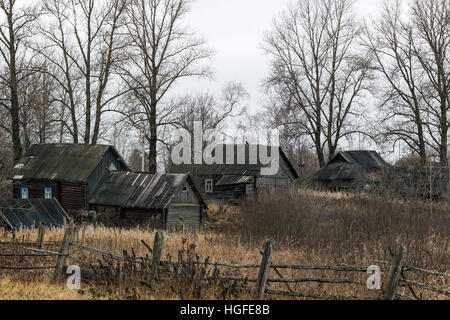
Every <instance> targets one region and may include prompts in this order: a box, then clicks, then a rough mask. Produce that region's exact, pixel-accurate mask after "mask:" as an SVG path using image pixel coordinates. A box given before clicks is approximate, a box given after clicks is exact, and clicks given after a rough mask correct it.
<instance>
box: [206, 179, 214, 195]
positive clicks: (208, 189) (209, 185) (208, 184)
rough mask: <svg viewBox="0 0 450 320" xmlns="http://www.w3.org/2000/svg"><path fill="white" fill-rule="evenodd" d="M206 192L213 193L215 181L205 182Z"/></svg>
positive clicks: (208, 180)
mask: <svg viewBox="0 0 450 320" xmlns="http://www.w3.org/2000/svg"><path fill="white" fill-rule="evenodd" d="M205 191H206V193H212V192H213V181H212V180H211V179H207V180H205Z"/></svg>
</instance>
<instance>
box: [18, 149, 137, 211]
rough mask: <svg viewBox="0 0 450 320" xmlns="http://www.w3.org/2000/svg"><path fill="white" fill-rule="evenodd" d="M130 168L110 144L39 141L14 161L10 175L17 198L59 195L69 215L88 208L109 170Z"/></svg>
mask: <svg viewBox="0 0 450 320" xmlns="http://www.w3.org/2000/svg"><path fill="white" fill-rule="evenodd" d="M113 170H114V171H116V170H121V171H122V170H129V169H128V166H127V164H126V163H125V161H124V160H123V159H122V157H121V156H120V155H119V153H118V152H117V150H116V149H115V148H114V147H112V146H107V145H89V144H39V145H33V146H31V147H30V148H29V149H28V150H27V152H26V154H25V156H24V157H22V158H21V159H20V161H19V162H18V163H17V164H16V165H15V167H14V169H13V174H12V175H11V176H10V179H12V181H13V198H15V199H24V200H26V199H51V198H56V199H57V200H58V201H59V203H61V206H62V207H63V208H64V210H66V212H67V213H69V215H73V214H77V213H82V212H86V211H87V210H88V209H89V205H88V198H89V197H90V196H91V195H92V194H93V193H94V191H95V190H96V189H97V187H98V185H99V183H100V181H102V179H103V177H104V176H105V175H107V174H108V173H109V172H110V171H113Z"/></svg>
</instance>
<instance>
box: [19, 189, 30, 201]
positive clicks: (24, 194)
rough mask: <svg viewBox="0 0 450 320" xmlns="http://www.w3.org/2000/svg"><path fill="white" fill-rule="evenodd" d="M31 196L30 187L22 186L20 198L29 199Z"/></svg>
mask: <svg viewBox="0 0 450 320" xmlns="http://www.w3.org/2000/svg"><path fill="white" fill-rule="evenodd" d="M29 197H30V189H29V188H20V198H21V199H29Z"/></svg>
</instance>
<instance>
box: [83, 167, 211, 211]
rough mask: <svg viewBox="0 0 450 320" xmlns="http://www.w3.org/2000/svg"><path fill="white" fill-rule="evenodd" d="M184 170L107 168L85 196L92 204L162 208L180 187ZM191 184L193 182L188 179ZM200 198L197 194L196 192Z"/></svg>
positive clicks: (183, 178) (170, 201) (169, 201)
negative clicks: (92, 189)
mask: <svg viewBox="0 0 450 320" xmlns="http://www.w3.org/2000/svg"><path fill="white" fill-rule="evenodd" d="M188 179H189V175H187V174H161V173H158V174H156V175H152V174H149V173H134V172H111V173H110V174H109V176H108V178H107V179H106V180H105V181H104V183H102V184H101V185H100V187H99V188H98V189H97V190H96V191H95V192H94V194H93V195H92V196H91V197H90V198H89V203H90V204H92V205H107V206H114V207H121V208H134V209H156V210H160V209H166V208H167V207H168V206H169V205H170V204H171V203H172V201H173V198H174V197H175V193H176V192H177V191H178V190H179V188H181V186H182V185H183V184H184V182H185V181H186V180H188ZM191 185H192V187H193V188H195V187H194V185H193V183H191ZM198 196H199V198H200V200H201V202H203V199H201V196H200V194H198Z"/></svg>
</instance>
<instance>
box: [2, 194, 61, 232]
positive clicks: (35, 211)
mask: <svg viewBox="0 0 450 320" xmlns="http://www.w3.org/2000/svg"><path fill="white" fill-rule="evenodd" d="M64 217H65V218H66V219H67V220H68V219H69V216H68V215H67V213H66V212H65V211H64V209H63V208H62V207H61V206H60V204H59V203H58V200H56V199H28V200H18V199H12V200H2V199H0V224H3V225H6V226H7V227H9V228H11V229H19V228H22V227H23V228H31V227H36V228H37V227H38V226H39V222H41V221H43V222H45V224H46V225H47V226H48V227H60V226H62V225H63V224H64Z"/></svg>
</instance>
